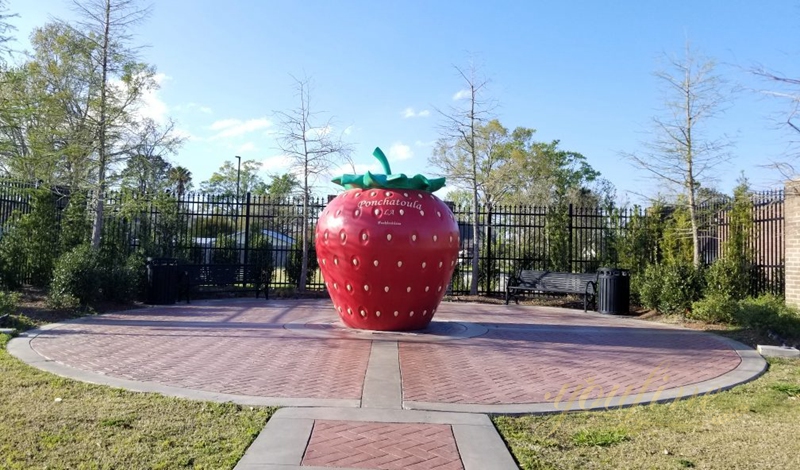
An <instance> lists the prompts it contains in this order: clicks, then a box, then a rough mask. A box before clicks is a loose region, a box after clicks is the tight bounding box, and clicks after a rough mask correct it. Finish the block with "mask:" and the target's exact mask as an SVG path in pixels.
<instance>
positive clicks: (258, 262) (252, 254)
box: [247, 232, 275, 286]
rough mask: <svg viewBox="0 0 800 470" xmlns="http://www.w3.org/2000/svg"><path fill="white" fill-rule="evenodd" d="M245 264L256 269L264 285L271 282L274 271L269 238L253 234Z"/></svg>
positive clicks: (256, 233)
mask: <svg viewBox="0 0 800 470" xmlns="http://www.w3.org/2000/svg"><path fill="white" fill-rule="evenodd" d="M247 263H248V264H249V265H250V266H252V267H253V269H257V270H258V272H259V273H260V274H259V278H260V280H261V282H262V283H264V285H267V286H268V285H269V284H270V283H271V282H272V275H273V273H274V270H275V260H274V258H273V252H272V244H271V243H270V242H269V238H267V237H265V236H263V235H259V234H258V232H254V233H253V235H252V236H251V238H250V251H249V253H248V254H247Z"/></svg>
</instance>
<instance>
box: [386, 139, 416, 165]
mask: <svg viewBox="0 0 800 470" xmlns="http://www.w3.org/2000/svg"><path fill="white" fill-rule="evenodd" d="M387 156H388V157H389V162H390V163H391V162H397V161H401V160H408V159H410V158H412V157H414V152H413V151H411V147H409V146H408V145H405V144H403V143H401V142H395V143H393V144H392V146H391V147H389V152H388V155H387Z"/></svg>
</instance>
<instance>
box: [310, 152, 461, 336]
mask: <svg viewBox="0 0 800 470" xmlns="http://www.w3.org/2000/svg"><path fill="white" fill-rule="evenodd" d="M373 155H374V156H375V158H377V159H378V160H379V161H380V162H381V164H382V166H383V169H384V171H385V172H386V174H385V175H373V174H370V173H369V172H367V173H366V174H364V175H343V176H341V177H338V178H335V179H334V180H333V182H334V183H337V184H340V185H342V186H344V188H345V191H344V192H343V193H341V194H339V195H338V196H337V197H336V198H335V199H333V200H332V201H330V202H329V203H328V205H327V206H326V208H325V210H323V212H322V214H321V215H320V218H319V222H318V223H317V229H316V243H315V246H316V250H317V258H318V260H319V266H320V269H321V271H322V275H323V278H324V280H325V286H326V288H327V289H328V293H329V294H330V296H331V300H333V305H334V308H335V309H336V311H337V312H338V313H339V317H340V318H341V319H342V321H343V322H344V323H345V324H346V325H348V326H350V327H352V328H360V329H367V330H385V331H406V330H419V329H423V328H425V327H426V326H427V325H428V323H430V321H431V319H432V318H433V315H434V313H436V309H437V308H438V306H439V303H440V302H441V301H442V297H444V294H445V292H446V290H447V287H448V285H449V284H450V278H451V277H452V275H453V270H454V269H455V265H456V263H457V258H458V247H459V240H458V234H459V232H458V224H457V223H456V220H455V217H454V216H453V213H452V211H451V210H450V208H449V207H447V205H446V204H445V203H444V202H442V201H441V200H440V199H439V198H437V197H436V196H434V195H433V194H432V192H433V191H436V190H438V189H440V188H441V187H442V186H444V183H445V180H444V178H437V179H428V178H426V177H424V176H422V175H416V176H414V177H413V178H408V177H406V175H404V174H397V175H393V174H392V172H391V169H390V167H389V162H388V161H387V160H386V156H385V155H384V154H383V152H381V150H380V148H376V149H375V152H373Z"/></svg>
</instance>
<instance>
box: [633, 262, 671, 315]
mask: <svg viewBox="0 0 800 470" xmlns="http://www.w3.org/2000/svg"><path fill="white" fill-rule="evenodd" d="M663 279H664V266H663V265H660V264H651V265H650V266H648V267H647V268H645V270H644V273H642V274H641V275H640V276H637V277H636V278H635V279H632V280H631V281H632V284H633V285H632V286H631V290H636V291H638V294H639V300H640V301H641V302H642V306H643V307H646V308H649V309H652V310H658V306H659V303H658V302H659V299H660V298H661V289H662V288H663V282H662V280H663ZM633 281H636V282H633Z"/></svg>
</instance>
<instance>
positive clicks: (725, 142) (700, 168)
mask: <svg viewBox="0 0 800 470" xmlns="http://www.w3.org/2000/svg"><path fill="white" fill-rule="evenodd" d="M666 63H667V69H666V70H663V71H659V72H656V73H655V76H656V77H657V78H658V79H659V82H660V84H661V85H662V86H663V94H664V108H663V114H662V115H661V116H656V117H654V118H653V130H652V131H651V135H652V140H648V141H647V142H644V147H645V150H644V151H642V152H641V153H627V154H624V155H625V156H626V157H627V158H628V159H629V160H630V161H631V162H632V163H633V164H634V165H635V166H637V167H639V168H641V169H643V170H645V171H646V172H648V173H649V174H650V177H652V178H654V179H656V180H658V181H660V182H663V183H666V185H667V186H668V187H672V188H673V189H675V190H676V191H677V193H678V194H679V196H680V197H679V201H681V200H682V201H683V202H684V203H685V204H686V206H687V208H688V211H689V219H690V223H691V237H692V261H693V263H694V265H695V266H699V265H700V236H699V232H700V228H699V223H698V219H699V217H698V213H697V211H698V205H699V201H698V190H699V188H700V185H701V183H707V182H709V181H712V180H713V174H712V170H714V168H716V167H717V166H719V165H720V164H722V163H724V162H727V161H728V160H729V158H730V155H729V153H728V151H727V150H728V148H729V147H730V145H731V143H730V140H729V139H728V138H727V137H725V136H721V137H717V138H713V137H709V136H708V135H706V132H705V126H706V124H707V123H708V122H709V121H711V120H713V119H714V118H715V117H717V116H719V115H720V114H722V113H723V112H724V111H725V109H726V106H727V104H728V101H729V98H730V94H729V91H728V88H727V82H726V81H725V80H724V79H723V78H722V77H721V76H720V75H718V74H717V73H716V65H715V63H714V61H713V60H710V59H707V58H705V57H702V56H699V55H697V54H695V53H694V52H693V51H692V50H691V47H690V45H689V43H688V42H687V44H686V48H685V50H684V55H683V57H669V56H667V57H666Z"/></svg>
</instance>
